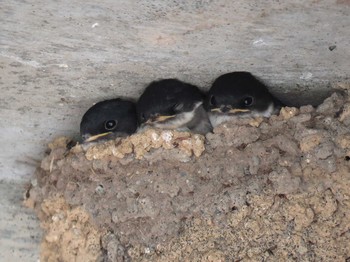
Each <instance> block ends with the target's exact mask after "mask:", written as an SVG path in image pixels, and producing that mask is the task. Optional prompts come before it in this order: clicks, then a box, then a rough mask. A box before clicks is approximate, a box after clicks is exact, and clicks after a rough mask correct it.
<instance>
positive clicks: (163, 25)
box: [0, 0, 350, 261]
mask: <svg viewBox="0 0 350 262" xmlns="http://www.w3.org/2000/svg"><path fill="white" fill-rule="evenodd" d="M349 14H350V1H349V0H314V1H302V0H287V1H272V0H266V1H258V0H249V1H246V0H238V1H229V0H221V1H212V0H194V1H185V0H174V1H170V0H163V1H160V0H157V1H156V0H154V1H129V0H118V1H111V0H110V1H107V0H102V1H89V0H87V1H82V0H79V1H67V0H66V1H65V0H59V1H44V0H37V1H26V0H18V1H16V0H13V1H9V0H8V1H6V0H3V1H0V21H1V23H0V69H1V75H0V88H1V95H0V109H1V110H0V118H1V122H0V143H1V145H2V150H1V151H0V179H1V180H0V188H1V194H2V197H1V198H0V199H1V202H0V208H1V212H0V244H1V245H0V254H1V255H0V260H1V261H14V260H15V258H21V261H36V259H37V258H38V249H37V247H38V245H37V244H38V242H39V239H40V230H39V227H38V223H37V221H36V220H34V219H33V214H31V213H30V212H29V211H28V210H25V209H23V208H22V207H21V206H20V203H21V195H22V192H23V183H25V182H26V181H28V180H29V179H30V177H31V175H32V173H33V170H34V168H35V166H36V165H37V163H38V161H39V160H40V159H41V158H42V156H43V153H44V151H45V148H46V143H47V142H48V141H50V140H51V139H52V138H53V137H56V136H61V135H68V136H76V135H77V133H78V128H79V121H80V118H81V116H82V114H83V113H84V111H85V110H86V109H88V108H89V107H90V106H91V105H92V104H93V103H94V102H97V101H99V100H102V99H105V98H110V97H116V96H131V97H134V98H136V97H137V96H138V95H139V94H140V92H141V91H142V89H143V88H144V86H145V85H146V84H147V83H149V82H150V81H152V80H154V79H158V78H164V77H177V78H179V79H181V80H185V81H189V82H192V83H194V84H197V85H199V86H201V87H202V88H203V89H207V88H208V87H209V86H210V83H211V82H212V81H213V79H214V78H215V77H217V76H218V75H220V74H222V73H225V72H229V71H234V70H248V71H251V72H253V73H254V74H255V75H257V76H258V77H260V78H261V79H263V80H264V81H265V82H266V83H268V84H269V85H270V86H271V90H272V92H273V93H275V94H277V95H278V96H279V97H280V98H281V100H283V101H285V102H287V103H289V104H292V105H300V104H305V103H313V104H317V103H319V102H320V101H321V100H322V99H323V98H324V97H325V96H327V94H328V93H329V92H330V90H331V85H332V83H335V82H338V81H341V82H347V81H349V79H348V77H349V68H350V18H349V17H350V16H349ZM330 47H331V48H330ZM333 48H335V49H333ZM330 49H333V50H332V51H331V50H330ZM3 254H4V255H5V256H4V255H3ZM24 258H25V259H24Z"/></svg>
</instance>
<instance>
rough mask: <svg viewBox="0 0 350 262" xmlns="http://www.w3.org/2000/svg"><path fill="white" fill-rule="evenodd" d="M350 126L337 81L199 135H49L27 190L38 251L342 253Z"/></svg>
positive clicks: (348, 204) (62, 256)
mask: <svg viewBox="0 0 350 262" xmlns="http://www.w3.org/2000/svg"><path fill="white" fill-rule="evenodd" d="M349 127H350V100H349V96H348V94H347V91H346V90H343V92H338V93H334V94H333V95H332V96H331V97H329V98H328V99H326V100H325V101H324V103H323V104H321V105H320V106H318V107H317V108H313V107H312V106H303V107H301V108H288V107H286V108H283V109H282V110H281V112H280V114H279V115H278V116H272V117H271V118H269V119H240V120H239V121H236V122H229V123H225V124H223V125H221V126H219V127H218V128H216V129H215V130H214V133H210V134H208V135H207V136H206V137H203V136H200V135H194V134H190V133H185V132H183V133H180V132H176V131H167V130H147V131H145V132H144V133H139V134H135V135H132V136H130V137H128V138H124V139H116V140H113V141H108V142H105V143H100V144H93V145H77V146H75V147H73V148H72V149H67V143H68V142H69V139H67V138H59V139H56V140H55V141H54V142H52V143H51V144H50V145H49V149H50V152H49V153H48V155H47V156H46V157H45V158H44V159H43V160H42V163H41V166H40V168H38V169H37V171H36V174H35V176H36V178H35V179H33V181H32V183H31V186H30V188H29V189H28V191H27V193H26V197H27V199H26V204H27V205H28V206H30V207H32V208H34V209H35V211H36V212H37V214H38V217H39V219H40V221H41V225H42V228H43V229H44V233H45V234H44V238H43V241H42V247H41V261H241V260H243V261H292V260H297V261H321V260H323V261H331V260H334V261H344V260H346V259H348V260H349V259H350V258H349V257H350V244H349V243H350V193H349V192H350V191H349V188H350V172H349V168H350V161H349V160H350V129H349Z"/></svg>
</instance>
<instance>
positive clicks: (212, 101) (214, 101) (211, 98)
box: [209, 95, 216, 106]
mask: <svg viewBox="0 0 350 262" xmlns="http://www.w3.org/2000/svg"><path fill="white" fill-rule="evenodd" d="M209 104H210V105H211V106H216V99H215V96H213V95H211V96H210V99H209Z"/></svg>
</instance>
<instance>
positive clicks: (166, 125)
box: [152, 102, 203, 129]
mask: <svg viewBox="0 0 350 262" xmlns="http://www.w3.org/2000/svg"><path fill="white" fill-rule="evenodd" d="M202 103H203V102H197V103H196V104H195V106H194V108H193V110H192V111H189V112H184V113H181V114H177V115H176V116H175V117H174V118H171V119H169V120H167V121H164V122H162V123H154V124H152V126H154V127H158V128H163V129H177V128H182V127H185V126H186V124H188V123H189V122H190V121H191V120H192V119H193V117H194V116H195V112H196V110H197V108H198V107H200V106H201V105H202Z"/></svg>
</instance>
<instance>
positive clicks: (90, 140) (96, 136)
mask: <svg viewBox="0 0 350 262" xmlns="http://www.w3.org/2000/svg"><path fill="white" fill-rule="evenodd" d="M112 133H113V132H106V133H102V134H98V135H94V136H90V137H89V138H88V139H86V140H85V142H92V141H95V140H96V139H98V138H100V137H104V136H107V135H109V134H112Z"/></svg>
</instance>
